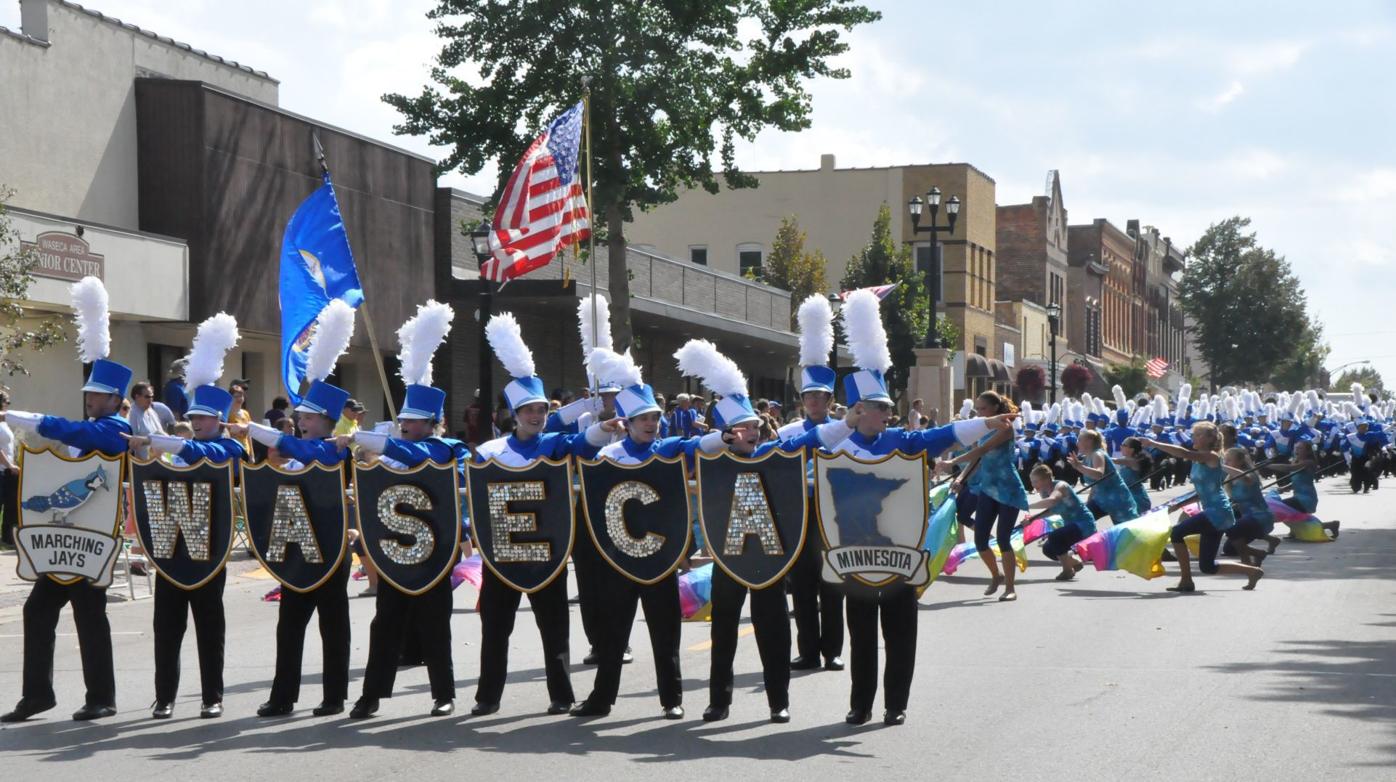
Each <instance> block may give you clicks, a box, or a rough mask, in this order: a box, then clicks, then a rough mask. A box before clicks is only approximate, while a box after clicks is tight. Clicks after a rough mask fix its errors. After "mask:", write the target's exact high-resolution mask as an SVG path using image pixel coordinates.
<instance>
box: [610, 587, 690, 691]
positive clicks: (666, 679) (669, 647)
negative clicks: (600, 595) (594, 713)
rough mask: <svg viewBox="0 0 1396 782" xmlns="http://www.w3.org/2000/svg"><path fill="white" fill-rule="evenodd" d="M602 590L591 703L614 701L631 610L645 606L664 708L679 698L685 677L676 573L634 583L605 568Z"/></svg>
mask: <svg viewBox="0 0 1396 782" xmlns="http://www.w3.org/2000/svg"><path fill="white" fill-rule="evenodd" d="M604 578H605V583H604V584H603V585H602V589H603V590H604V592H605V595H606V614H605V615H604V621H605V624H604V626H603V629H602V633H601V639H600V640H601V645H600V648H599V649H598V650H597V653H598V655H599V656H600V658H601V659H600V664H599V666H598V667H597V670H596V683H595V684H593V685H592V692H591V695H590V696H589V697H588V698H587V701H588V702H589V703H592V704H595V705H599V706H614V705H615V703H616V694H617V693H619V692H620V670H621V657H622V656H623V655H624V654H625V647H626V646H628V645H629V643H630V630H631V628H632V627H634V625H635V610H636V608H637V607H641V608H643V609H644V612H645V626H646V627H648V628H649V633H650V648H651V649H652V650H653V652H654V678H655V682H656V684H657V685H658V688H659V705H660V706H662V707H664V708H666V709H667V708H669V707H670V706H680V705H682V704H683V679H682V676H681V674H680V673H679V642H680V640H681V638H680V635H681V623H682V621H683V613H682V609H681V608H680V606H679V578H678V576H677V575H672V574H671V575H670V576H669V577H668V578H666V579H664V580H663V581H660V582H658V583H655V584H651V585H649V586H644V585H642V584H637V583H636V582H634V581H631V580H630V579H628V578H625V577H624V576H622V575H620V574H619V573H615V572H614V571H613V572H612V573H608V574H604Z"/></svg>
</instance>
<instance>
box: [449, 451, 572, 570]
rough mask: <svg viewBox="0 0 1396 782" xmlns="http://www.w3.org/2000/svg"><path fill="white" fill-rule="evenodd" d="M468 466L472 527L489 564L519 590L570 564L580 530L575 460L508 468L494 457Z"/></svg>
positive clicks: (539, 461)
mask: <svg viewBox="0 0 1396 782" xmlns="http://www.w3.org/2000/svg"><path fill="white" fill-rule="evenodd" d="M465 470H466V473H465V474H466V484H467V486H468V487H469V490H470V491H469V496H470V529H471V531H472V532H473V534H474V536H475V544H476V546H477V547H478V548H479V549H480V559H481V560H483V561H484V563H485V566H486V567H488V568H489V569H490V571H491V572H492V573H494V574H495V575H496V576H498V577H499V580H500V581H503V582H504V583H505V584H507V585H508V586H509V587H510V588H511V589H515V590H517V591H519V592H524V593H533V592H537V591H538V590H540V589H542V588H543V587H546V586H547V585H548V584H551V583H552V582H553V579H555V578H557V577H558V574H560V573H562V572H563V570H564V569H566V567H567V557H568V555H569V554H571V552H572V542H573V540H574V538H575V535H576V528H577V527H576V524H574V523H573V520H572V512H573V505H574V503H573V499H572V468H571V462H570V461H568V460H565V459H564V460H561V461H552V460H549V459H538V460H536V461H534V462H533V463H532V464H530V465H529V466H527V467H509V466H507V465H504V464H500V463H499V462H497V461H495V460H493V459H491V460H490V461H488V462H486V463H484V464H467V465H466V468H465Z"/></svg>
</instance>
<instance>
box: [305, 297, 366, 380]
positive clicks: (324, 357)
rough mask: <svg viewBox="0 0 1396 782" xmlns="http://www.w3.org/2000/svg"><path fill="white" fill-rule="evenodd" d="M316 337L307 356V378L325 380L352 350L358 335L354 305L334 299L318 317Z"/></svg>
mask: <svg viewBox="0 0 1396 782" xmlns="http://www.w3.org/2000/svg"><path fill="white" fill-rule="evenodd" d="M315 322H316V327H315V336H314V337H313V338H312V339H311V341H310V351H309V353H308V354H307V355H306V357H305V377H306V379H307V380H324V379H325V378H327V377H329V376H330V373H331V372H333V371H334V365H335V362H337V361H339V357H340V356H342V355H344V351H346V350H348V349H349V340H351V339H353V338H354V308H353V307H350V306H349V305H348V304H345V303H344V301H343V300H342V299H332V300H331V301H330V303H329V304H326V305H325V308H324V309H322V310H320V314H319V316H317V317H316V319H315Z"/></svg>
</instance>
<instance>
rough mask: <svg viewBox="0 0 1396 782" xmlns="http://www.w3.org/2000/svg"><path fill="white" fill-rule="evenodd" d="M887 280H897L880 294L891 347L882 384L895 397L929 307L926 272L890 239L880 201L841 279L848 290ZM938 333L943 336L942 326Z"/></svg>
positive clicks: (888, 214)
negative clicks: (867, 236)
mask: <svg viewBox="0 0 1396 782" xmlns="http://www.w3.org/2000/svg"><path fill="white" fill-rule="evenodd" d="M891 283H896V284H897V289H896V290H894V291H892V292H891V293H889V294H887V298H885V299H883V300H882V322H883V324H884V325H885V326H886V328H887V344H888V347H889V348H890V349H891V351H892V369H891V371H889V372H888V373H887V385H888V389H889V390H891V392H892V395H893V396H894V397H900V396H901V394H902V392H904V391H905V390H906V384H907V380H908V379H909V377H910V370H911V368H912V367H914V366H915V365H916V354H915V353H914V352H913V350H914V349H915V348H917V347H919V346H920V345H922V344H923V343H924V341H925V338H926V322H927V319H928V313H929V309H928V307H927V303H926V284H925V278H924V276H923V275H922V274H921V273H920V272H918V271H916V264H915V262H914V261H913V259H912V256H911V248H910V247H906V246H901V247H899V246H898V245H897V242H896V241H894V240H893V239H892V210H891V209H889V208H888V206H887V204H886V203H883V204H882V208H880V209H879V210H878V212H877V220H876V221H874V222H873V230H872V238H871V239H870V240H869V241H868V245H867V246H866V247H864V248H863V250H862V252H860V253H858V254H857V255H855V256H853V257H852V258H850V259H849V260H848V267H847V269H846V270H845V271H844V274H843V280H842V281H841V283H840V285H841V287H842V288H843V290H846V291H848V290H854V289H856V288H868V287H871V286H874V285H887V284H891ZM942 322H943V321H942ZM952 328H953V324H952ZM941 334H942V336H944V331H943V330H942V331H941ZM948 344H952V345H953V344H955V343H948Z"/></svg>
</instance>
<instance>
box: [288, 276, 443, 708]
mask: <svg viewBox="0 0 1396 782" xmlns="http://www.w3.org/2000/svg"><path fill="white" fill-rule="evenodd" d="M454 316H455V313H453V312H452V311H451V308H450V306H448V305H446V304H441V303H440V302H436V301H428V302H427V303H426V304H425V305H423V306H421V307H419V308H418V309H417V314H416V315H414V316H412V317H411V318H409V319H408V321H407V322H406V323H404V324H402V327H401V328H399V329H398V332H397V336H398V343H399V344H400V345H401V346H402V349H401V351H400V352H399V353H398V359H399V366H400V369H399V374H400V375H401V376H402V382H403V383H404V384H405V385H406V394H405V397H404V399H403V404H402V409H401V410H399V411H398V416H397V422H398V429H399V430H400V431H401V433H402V434H401V436H400V437H390V436H388V435H387V434H385V433H381V432H372V431H366V430H363V429H360V430H358V431H356V432H354V433H353V434H352V435H339V436H338V437H336V438H334V444H335V445H336V446H337V447H339V448H348V447H349V446H350V445H351V444H353V445H357V446H359V447H360V448H363V449H364V450H365V451H367V452H369V453H372V454H380V456H379V460H380V461H381V462H382V463H383V464H385V465H387V466H388V467H391V468H393V469H397V470H407V469H411V468H413V467H416V466H418V465H420V464H422V463H424V462H427V461H432V462H436V463H437V464H449V463H450V462H451V461H452V460H453V459H454V460H455V461H456V468H457V469H458V470H464V464H465V461H466V460H467V459H469V458H470V449H469V448H467V447H466V445H465V443H463V442H461V441H459V440H452V439H447V438H444V437H437V436H436V427H437V424H439V423H440V422H441V420H442V418H443V417H444V408H445V403H446V392H445V391H442V390H441V389H439V388H433V387H432V385H431V357H432V354H434V353H435V352H436V349H437V348H438V347H440V345H441V343H442V342H443V341H444V340H445V339H446V334H447V333H448V332H449V331H450V329H451V319H452V318H453V317H454ZM456 557H457V558H458V557H459V551H457V552H456ZM452 567H454V561H453V562H452ZM283 599H284V598H283ZM374 600H375V604H374V612H373V623H372V624H371V625H369V631H368V664H367V665H366V666H365V667H364V689H363V694H362V695H360V696H359V700H358V701H357V702H355V703H354V708H353V709H350V711H349V717H350V719H356V720H361V719H367V718H369V717H372V716H373V715H374V714H376V713H378V702H379V700H380V699H382V698H391V697H393V683H394V681H395V680H396V678H397V667H398V658H399V656H400V655H401V654H402V647H403V638H404V636H406V635H407V634H408V633H409V632H410V633H415V637H416V640H418V641H420V657H421V659H422V660H424V661H425V662H426V666H427V678H428V680H429V682H430V683H431V699H432V707H431V716H433V717H444V716H447V715H449V714H451V713H452V712H453V711H455V708H456V707H455V701H456V677H455V667H454V665H453V664H452V662H451V606H452V601H451V579H449V578H443V579H441V580H439V581H438V582H437V583H436V585H435V586H433V587H432V588H431V589H428V590H427V591H426V592H423V593H422V594H420V595H409V594H407V593H405V592H402V591H399V590H398V589H397V588H396V587H394V586H393V585H392V584H390V583H388V581H387V580H386V579H382V578H380V579H379V583H378V594H377V596H376V597H375V598H374Z"/></svg>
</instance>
